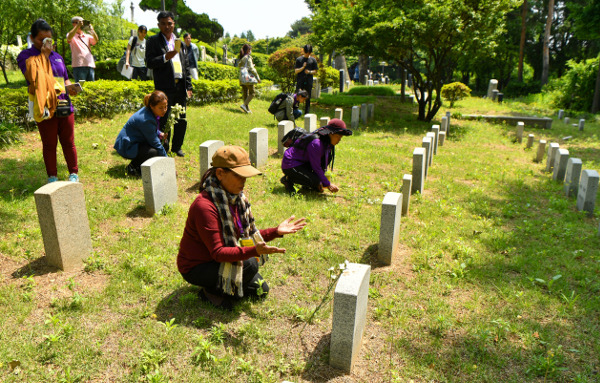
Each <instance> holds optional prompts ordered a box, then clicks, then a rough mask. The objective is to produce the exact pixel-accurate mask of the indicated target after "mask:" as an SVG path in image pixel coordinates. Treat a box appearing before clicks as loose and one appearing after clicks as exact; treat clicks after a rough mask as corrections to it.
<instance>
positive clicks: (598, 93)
mask: <svg viewBox="0 0 600 383" xmlns="http://www.w3.org/2000/svg"><path fill="white" fill-rule="evenodd" d="M599 109H600V56H598V75H597V76H596V88H595V89H594V101H592V113H598V110H599Z"/></svg>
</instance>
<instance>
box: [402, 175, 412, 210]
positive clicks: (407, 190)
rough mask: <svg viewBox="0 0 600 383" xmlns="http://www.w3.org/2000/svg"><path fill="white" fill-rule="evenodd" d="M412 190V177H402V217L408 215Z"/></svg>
mask: <svg viewBox="0 0 600 383" xmlns="http://www.w3.org/2000/svg"><path fill="white" fill-rule="evenodd" d="M411 189H412V175H410V174H405V175H404V176H402V215H408V207H409V205H410V194H411Z"/></svg>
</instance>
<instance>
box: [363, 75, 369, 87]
mask: <svg viewBox="0 0 600 383" xmlns="http://www.w3.org/2000/svg"><path fill="white" fill-rule="evenodd" d="M364 80H365V82H364V84H365V85H369V75H367V74H366V75H364Z"/></svg>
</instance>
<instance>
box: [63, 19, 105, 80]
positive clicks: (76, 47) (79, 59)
mask: <svg viewBox="0 0 600 383" xmlns="http://www.w3.org/2000/svg"><path fill="white" fill-rule="evenodd" d="M71 24H73V29H71V30H70V31H69V33H67V43H68V44H69V46H70V47H71V66H72V67H73V78H75V81H76V82H79V81H81V80H83V81H94V80H95V73H94V69H95V68H96V63H95V62H94V56H93V55H92V48H91V46H92V45H96V44H97V43H98V35H97V34H96V31H94V27H93V26H92V24H91V23H90V22H89V21H88V20H84V19H83V17H81V16H75V17H73V18H72V19H71ZM84 29H85V30H87V32H88V33H85V32H84V31H83V30H84Z"/></svg>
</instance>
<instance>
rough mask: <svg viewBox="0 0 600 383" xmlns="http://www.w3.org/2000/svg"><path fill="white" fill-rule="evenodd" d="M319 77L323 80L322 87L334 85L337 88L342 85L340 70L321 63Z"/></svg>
mask: <svg viewBox="0 0 600 383" xmlns="http://www.w3.org/2000/svg"><path fill="white" fill-rule="evenodd" d="M317 77H319V81H320V82H321V89H323V88H327V87H329V86H330V87H332V88H333V89H337V88H339V86H340V71H339V70H338V69H335V68H332V67H330V66H325V65H319V72H318V75H317Z"/></svg>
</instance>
